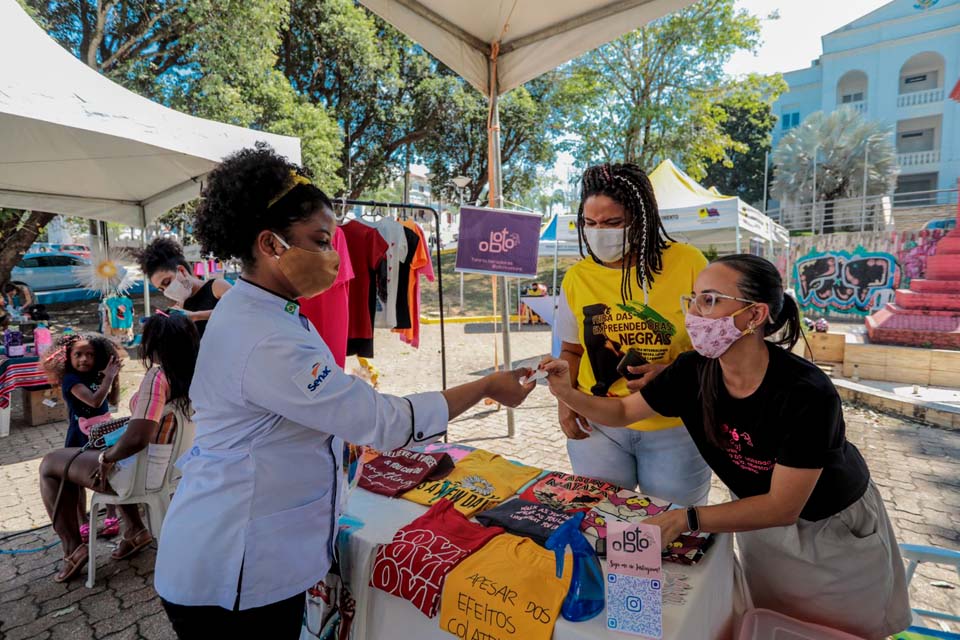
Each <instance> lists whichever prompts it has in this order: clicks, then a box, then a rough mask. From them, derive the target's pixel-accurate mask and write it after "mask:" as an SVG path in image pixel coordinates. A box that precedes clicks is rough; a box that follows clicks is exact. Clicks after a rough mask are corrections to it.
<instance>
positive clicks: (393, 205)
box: [334, 199, 447, 389]
mask: <svg viewBox="0 0 960 640" xmlns="http://www.w3.org/2000/svg"><path fill="white" fill-rule="evenodd" d="M334 203H335V204H338V205H342V206H343V207H344V211H343V215H346V207H348V206H359V207H372V208H373V209H374V210H376V209H394V210H398V211H400V215H402V216H403V218H404V220H406V217H407V212H408V211H409V210H411V209H413V210H419V211H429V212H430V213H432V214H433V220H434V222H435V223H436V231H437V233H436V246H435V247H434V249H436V254H437V270H436V273H437V290H438V297H439V299H440V377H441V382H442V385H443V388H444V389H446V388H447V339H446V333H445V331H444V322H443V268H442V267H443V265H442V264H441V262H440V214H439V213H438V212H437V210H436V209H434V208H433V207H429V206H427V205H423V204H411V203H403V202H377V201H374V200H346V199H339V200H334ZM360 215H362V216H365V217H366V216H369V215H372V214H368V213H367V212H366V210H364V211H362V212H361V214H360Z"/></svg>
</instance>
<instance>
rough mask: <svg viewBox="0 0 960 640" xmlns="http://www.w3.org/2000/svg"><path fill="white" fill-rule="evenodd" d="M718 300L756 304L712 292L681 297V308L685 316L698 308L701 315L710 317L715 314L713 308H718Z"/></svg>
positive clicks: (744, 299)
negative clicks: (692, 309) (691, 309)
mask: <svg viewBox="0 0 960 640" xmlns="http://www.w3.org/2000/svg"><path fill="white" fill-rule="evenodd" d="M717 300H736V301H737V302H746V303H748V304H756V302H754V301H753V300H747V299H746V298H737V297H736V296H728V295H726V294H723V293H714V292H712V291H710V292H707V293H700V294H697V295H695V296H680V308H681V309H683V314H684V315H686V314H688V313H690V308H691V307H696V308H697V311H698V312H699V313H700V315H702V316H708V315H710V314H711V313H713V308H714V307H715V306H716V304H717Z"/></svg>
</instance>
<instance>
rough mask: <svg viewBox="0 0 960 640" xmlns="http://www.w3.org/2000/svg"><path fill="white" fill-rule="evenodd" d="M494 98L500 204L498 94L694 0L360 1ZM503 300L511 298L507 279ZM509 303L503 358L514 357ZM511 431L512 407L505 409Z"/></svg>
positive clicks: (494, 189)
mask: <svg viewBox="0 0 960 640" xmlns="http://www.w3.org/2000/svg"><path fill="white" fill-rule="evenodd" d="M360 2H361V4H363V5H365V6H366V7H367V8H369V9H370V10H371V11H373V12H374V13H376V14H377V15H379V16H380V17H381V18H383V19H384V20H386V21H387V22H389V23H390V24H392V25H394V26H395V27H396V28H397V29H399V30H400V31H402V32H403V33H405V34H406V35H408V36H409V37H410V38H412V39H413V40H415V41H416V42H418V43H420V45H422V46H423V48H424V49H426V50H427V51H429V52H430V53H431V54H433V55H434V56H435V57H436V58H437V59H438V60H440V61H441V62H443V63H444V64H445V65H447V66H448V67H450V68H451V69H453V70H454V71H455V72H457V73H458V74H459V75H460V76H461V77H462V78H464V79H465V80H466V81H467V82H469V83H470V84H472V85H473V86H474V87H476V88H477V89H478V90H480V92H482V93H483V94H484V95H486V96H487V97H488V99H489V100H490V118H489V139H490V145H489V155H490V159H489V162H488V166H489V167H490V175H489V185H490V206H491V207H497V206H502V205H503V192H502V186H503V180H502V174H501V163H500V115H499V109H498V104H497V102H498V97H499V96H500V94H503V93H505V92H507V91H509V90H510V89H513V88H514V87H518V86H520V85H521V84H523V83H524V82H527V81H528V80H532V79H533V78H536V77H537V76H539V75H540V74H542V73H545V72H547V71H549V70H551V69H554V68H556V67H558V66H560V65H561V64H563V63H564V62H567V61H568V60H571V59H572V58H575V57H577V56H579V55H580V54H582V53H586V52H587V51H590V50H591V49H595V48H596V47H599V46H600V45H603V44H605V43H607V42H610V41H611V40H614V39H616V38H619V37H620V36H622V35H623V34H625V33H628V32H630V31H632V30H634V29H637V28H638V27H641V26H643V25H645V24H647V23H648V22H650V21H651V20H655V19H657V18H660V17H662V16H664V15H666V14H667V13H670V12H671V11H676V10H677V9H680V8H683V7H685V6H687V5H690V4H693V2H694V0H522V1H521V0H496V1H492V2H476V1H475V0H360ZM502 285H503V287H502V288H503V295H504V300H509V299H510V298H509V291H508V287H507V281H506V279H504V280H503V282H502ZM507 307H508V305H506V304H504V305H503V309H502V310H501V312H502V313H501V315H502V318H503V323H502V326H503V356H504V361H505V364H506V366H507V367H511V366H512V362H511V357H510V330H509V326H510V322H509V310H508V309H507ZM507 426H508V432H509V435H511V436H512V435H513V433H514V427H513V412H512V410H508V411H507Z"/></svg>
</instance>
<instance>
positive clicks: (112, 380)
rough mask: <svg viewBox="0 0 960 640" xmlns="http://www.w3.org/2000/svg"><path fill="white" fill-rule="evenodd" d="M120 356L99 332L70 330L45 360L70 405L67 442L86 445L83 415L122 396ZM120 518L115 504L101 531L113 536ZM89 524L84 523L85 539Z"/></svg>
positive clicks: (82, 510)
mask: <svg viewBox="0 0 960 640" xmlns="http://www.w3.org/2000/svg"><path fill="white" fill-rule="evenodd" d="M120 367H121V364H120V358H119V356H118V354H117V349H116V347H115V346H114V344H113V343H112V342H110V340H108V339H107V338H105V337H104V336H101V335H99V334H77V333H73V334H69V335H64V336H61V337H60V338H59V339H58V340H57V342H56V343H55V344H54V346H53V349H52V350H51V352H50V355H49V356H47V358H46V360H45V361H44V368H45V369H46V371H47V376H48V377H49V378H50V382H51V384H54V385H56V386H59V387H60V393H61V394H62V395H63V401H64V402H65V403H66V405H67V413H68V416H69V425H68V426H67V438H66V442H64V444H63V446H64V447H68V448H74V447H82V446H84V445H86V444H87V442H88V440H89V439H88V438H87V435H86V434H85V433H83V431H82V430H81V429H80V419H81V418H84V419H89V418H95V417H97V416H102V415H104V414H107V413H109V412H110V405H111V404H113V405H116V404H117V402H119V399H120V380H119V373H120ZM85 498H86V496H85V495H84V496H81V498H80V503H79V504H78V509H79V512H78V514H79V516H80V520H81V522H82V521H83V519H84V518H83V516H84V513H85V510H86V506H85V503H86V499H85ZM119 524H120V523H119V520H117V514H116V509H115V508H114V507H113V506H110V507H108V508H107V518H106V519H105V520H104V522H103V531H102V532H101V534H100V535H103V536H104V537H109V536H113V535H116V534H117V533H119V531H120V529H119ZM89 533H90V532H89V527H88V525H86V524H84V525H82V526H81V527H80V535H81V537H83V538H84V539H86V538H87V536H88V535H89Z"/></svg>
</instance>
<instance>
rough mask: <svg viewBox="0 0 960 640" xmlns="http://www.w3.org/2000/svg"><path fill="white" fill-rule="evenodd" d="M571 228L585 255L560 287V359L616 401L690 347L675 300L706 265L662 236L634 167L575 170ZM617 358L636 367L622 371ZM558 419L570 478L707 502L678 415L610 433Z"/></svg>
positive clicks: (702, 473) (575, 419) (562, 412)
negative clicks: (578, 178)
mask: <svg viewBox="0 0 960 640" xmlns="http://www.w3.org/2000/svg"><path fill="white" fill-rule="evenodd" d="M577 226H578V229H579V239H580V254H581V256H584V257H583V259H582V260H580V262H578V263H576V264H575V265H573V267H571V268H570V270H569V271H567V274H566V276H565V277H564V279H563V285H562V287H561V291H560V299H559V301H558V310H557V332H558V334H559V336H560V340H561V341H562V348H561V354H560V358H561V359H563V360H565V361H567V362H568V363H569V365H570V372H571V374H570V375H571V381H572V383H573V384H574V386H576V387H578V388H579V389H580V390H581V391H583V392H584V393H589V394H592V395H594V396H616V397H623V396H626V395H629V394H631V393H634V392H636V391H639V390H640V389H642V388H643V387H644V386H645V385H646V384H647V383H648V382H649V381H650V380H652V379H653V377H654V376H656V375H657V374H658V373H659V372H660V370H662V369H663V368H664V367H665V366H666V365H668V364H670V363H672V362H673V361H674V360H676V358H677V356H678V355H680V354H681V353H683V352H684V351H689V350H691V349H692V348H693V347H692V345H691V343H690V338H689V337H687V332H686V329H685V328H684V322H683V310H682V309H681V306H680V296H682V295H687V294H689V293H690V291H692V290H693V283H694V280H695V279H696V277H697V274H699V273H700V271H701V270H702V269H703V268H704V267H705V266H706V265H707V260H706V258H704V257H703V254H702V253H700V251H699V250H697V249H696V248H694V247H692V246H690V245H688V244H684V243H682V242H674V241H673V239H672V238H670V237H669V236H668V235H667V232H666V230H665V229H664V228H663V223H662V222H661V220H660V213H659V210H658V208H657V199H656V197H655V196H654V193H653V186H652V185H651V184H650V180H649V178H647V175H646V174H645V173H644V172H643V170H642V169H640V167H638V166H636V165H634V164H603V165H599V166H594V167H589V168H588V169H587V170H586V171H585V172H584V174H583V180H582V189H581V196H580V209H579V211H578V212H577ZM584 249H586V253H584ZM625 357H627V362H633V363H638V366H630V367H629V368H625V366H621V361H623V360H624V358H625ZM625 364H626V363H625ZM624 373H625V374H626V375H624ZM559 418H560V427H561V429H563V432H564V434H566V436H567V438H568V440H567V452H568V454H569V455H570V462H571V464H572V465H573V470H574V472H575V473H578V474H580V475H585V476H590V477H593V478H599V479H601V480H606V481H607V482H612V483H613V484H616V485H619V486H621V487H624V488H627V489H634V488H637V487H639V488H640V490H641V491H643V492H644V493H647V494H648V495H651V496H655V497H657V498H663V499H666V500H670V501H672V502H675V503H678V504H682V505H696V504H705V503H706V500H707V494H708V493H709V491H710V468H709V467H708V466H707V464H706V462H704V460H703V458H702V457H701V456H700V453H699V452H698V451H697V448H696V446H695V445H694V443H693V440H692V439H691V438H690V435H689V434H688V433H687V430H686V429H684V428H683V423H682V422H681V421H680V420H679V419H678V418H663V417H659V416H658V417H653V418H649V419H646V420H642V421H640V422H637V423H636V424H633V425H630V428H629V429H611V428H609V427H605V426H603V425H599V424H595V423H591V422H589V421H587V420H586V419H584V418H583V417H581V416H579V415H577V414H576V413H574V412H573V411H572V410H571V409H569V408H568V407H566V406H564V405H563V403H560V405H559Z"/></svg>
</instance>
